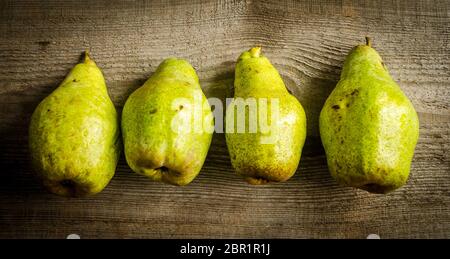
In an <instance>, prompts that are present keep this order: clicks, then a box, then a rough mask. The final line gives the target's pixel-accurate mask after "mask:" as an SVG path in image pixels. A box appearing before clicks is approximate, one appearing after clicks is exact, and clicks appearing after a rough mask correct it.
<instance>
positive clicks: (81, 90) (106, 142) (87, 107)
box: [29, 53, 120, 197]
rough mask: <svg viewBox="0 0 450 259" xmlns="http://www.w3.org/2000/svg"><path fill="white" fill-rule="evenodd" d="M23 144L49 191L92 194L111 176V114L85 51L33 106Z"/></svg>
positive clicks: (114, 149)
mask: <svg viewBox="0 0 450 259" xmlns="http://www.w3.org/2000/svg"><path fill="white" fill-rule="evenodd" d="M29 147H30V153H31V162H32V165H33V167H34V169H35V172H36V174H37V176H38V178H39V179H40V180H41V181H42V182H43V184H44V186H45V187H47V189H48V190H49V191H50V192H53V193H55V194H58V195H61V196H69V197H74V196H86V195H91V194H96V193H98V192H100V191H102V190H103V188H105V187H106V185H107V184H108V183H109V181H110V180H111V178H112V177H113V175H114V172H115V169H116V165H117V161H118V159H119V154H120V138H119V124H118V118H117V113H116V110H115V108H114V105H113V103H112V102H111V100H110V98H109V96H108V92H107V89H106V85H105V80H104V78H103V74H102V72H101V71H100V69H99V68H98V67H97V65H96V64H95V62H94V61H93V60H92V59H90V58H89V55H88V53H85V56H84V62H82V63H80V64H77V65H76V66H75V67H74V68H73V69H72V71H70V73H69V74H68V75H67V77H66V78H65V79H64V81H63V82H62V83H61V85H60V86H59V87H58V88H57V89H56V90H54V91H53V92H52V93H51V94H50V95H49V96H47V97H46V98H45V99H44V100H43V101H42V102H41V103H40V104H39V105H38V106H37V108H36V110H35V111H34V113H33V115H32V117H31V123H30V128H29Z"/></svg>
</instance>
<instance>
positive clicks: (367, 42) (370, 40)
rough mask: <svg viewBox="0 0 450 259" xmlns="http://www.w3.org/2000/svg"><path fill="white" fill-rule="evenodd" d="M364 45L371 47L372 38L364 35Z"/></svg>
mask: <svg viewBox="0 0 450 259" xmlns="http://www.w3.org/2000/svg"><path fill="white" fill-rule="evenodd" d="M366 45H367V46H369V47H372V39H371V38H370V37H366Z"/></svg>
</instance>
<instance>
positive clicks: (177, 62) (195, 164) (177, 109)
mask: <svg viewBox="0 0 450 259" xmlns="http://www.w3.org/2000/svg"><path fill="white" fill-rule="evenodd" d="M213 129H214V119H213V114H212V112H211V107H210V105H209V104H208V101H207V100H206V97H205V95H204V94H203V92H202V89H201V88H200V84H199V80H198V76H197V74H196V72H195V70H194V68H193V67H192V66H191V65H190V64H189V63H188V62H187V61H186V60H182V59H176V58H169V59H166V60H164V61H163V62H162V63H161V64H160V65H159V67H158V68H157V70H156V72H155V73H154V74H153V75H152V76H151V77H150V78H149V79H148V80H147V81H146V82H145V83H144V85H143V86H142V87H140V88H138V89H137V90H136V91H135V92H133V93H132V94H131V95H130V97H129V98H128V99H127V101H126V103H125V106H124V109H123V113H122V132H123V140H124V146H125V157H126V160H127V162H128V165H129V166H130V167H131V169H132V170H133V171H134V172H136V173H139V174H142V175H145V176H147V177H148V178H150V179H151V180H153V181H162V182H165V183H169V184H172V185H187V184H189V183H190V182H191V181H192V180H194V178H195V177H196V176H197V175H198V174H199V172H200V169H201V168H202V166H203V163H204V161H205V158H206V155H207V153H208V149H209V146H210V144H211V138H212V133H213Z"/></svg>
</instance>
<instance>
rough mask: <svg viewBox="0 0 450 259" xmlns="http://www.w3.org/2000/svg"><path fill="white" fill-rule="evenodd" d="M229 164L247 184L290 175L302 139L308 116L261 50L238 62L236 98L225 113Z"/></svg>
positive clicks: (297, 161) (244, 53) (296, 162)
mask: <svg viewBox="0 0 450 259" xmlns="http://www.w3.org/2000/svg"><path fill="white" fill-rule="evenodd" d="M225 136H226V143H227V146H228V150H229V153H230V158H231V164H232V166H233V167H234V169H235V170H236V172H237V174H238V175H241V176H242V177H244V179H245V180H246V181H247V182H248V183H250V184H265V183H269V182H282V181H286V180H288V179H289V178H290V177H292V176H293V175H294V173H295V171H296V169H297V166H298V164H299V161H300V157H301V153H302V148H303V145H304V142H305V137H306V116H305V111H304V110H303V107H302V106H301V104H300V102H299V101H298V100H297V99H296V98H295V97H294V96H293V95H291V94H290V93H289V92H288V90H287V89H286V86H285V85H284V82H283V80H282V78H281V76H280V74H279V73H278V71H277V70H276V69H275V68H274V67H273V66H272V64H271V63H270V61H269V60H268V59H267V58H266V57H265V56H263V55H262V54H261V48H260V47H254V48H252V49H250V50H249V51H245V52H243V53H242V54H241V55H240V57H239V59H238V61H237V64H236V70H235V82H234V99H233V100H232V101H231V103H230V104H229V105H228V107H227V111H226V134H225Z"/></svg>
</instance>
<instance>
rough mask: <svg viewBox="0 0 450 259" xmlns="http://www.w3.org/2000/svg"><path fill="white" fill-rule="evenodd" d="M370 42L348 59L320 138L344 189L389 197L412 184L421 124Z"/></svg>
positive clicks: (329, 101)
mask: <svg viewBox="0 0 450 259" xmlns="http://www.w3.org/2000/svg"><path fill="white" fill-rule="evenodd" d="M366 40H367V43H366V45H359V46H356V47H355V48H354V49H353V50H352V51H351V52H350V54H349V55H348V56H347V58H346V60H345V63H344V67H343V69H342V73H341V78H340V81H339V82H338V84H337V86H336V88H335V89H334V90H333V91H332V93H331V94H330V96H329V97H328V99H327V100H326V102H325V105H324V107H323V109H322V111H321V113H320V120H319V124H320V136H321V139H322V143H323V146H324V149H325V152H326V155H327V162H328V167H329V170H330V172H331V175H332V176H333V177H334V178H335V179H336V180H337V181H338V182H339V183H340V184H342V185H346V186H352V187H356V188H360V189H363V190H366V191H369V192H372V193H387V192H390V191H393V190H395V189H397V188H399V187H401V186H403V185H404V184H405V183H406V181H407V179H408V175H409V169H410V165H411V160H412V158H413V154H414V148H415V146H416V143H417V139H418V136H419V119H418V117H417V113H416V111H415V110H414V107H413V105H412V104H411V102H410V101H409V100H408V98H407V97H406V96H405V94H404V93H403V92H402V90H401V89H400V87H399V86H398V85H397V84H396V83H395V82H394V80H393V79H392V78H391V76H390V74H389V72H388V71H387V69H386V66H385V65H384V63H383V60H382V59H381V57H380V56H379V55H378V53H377V52H376V51H375V50H374V49H373V48H372V47H371V41H370V39H369V38H367V39H366Z"/></svg>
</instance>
